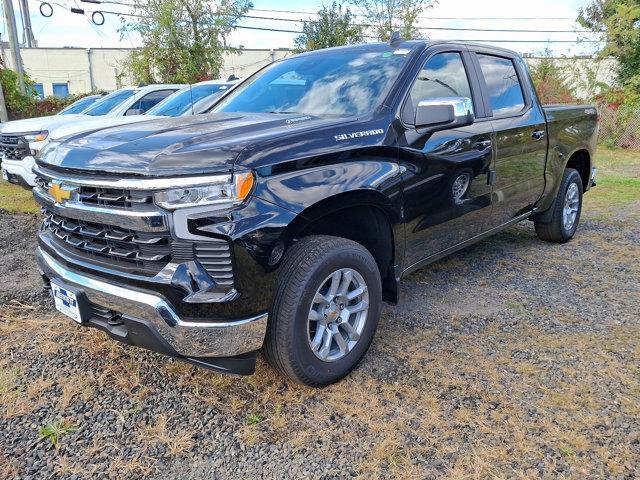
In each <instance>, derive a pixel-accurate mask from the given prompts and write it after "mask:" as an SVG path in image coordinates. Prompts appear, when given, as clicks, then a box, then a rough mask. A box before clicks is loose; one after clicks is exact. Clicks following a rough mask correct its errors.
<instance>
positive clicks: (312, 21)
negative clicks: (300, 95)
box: [242, 15, 598, 34]
mask: <svg viewBox="0 0 640 480" xmlns="http://www.w3.org/2000/svg"><path fill="white" fill-rule="evenodd" d="M242 18H252V19H256V20H273V21H277V22H295V23H314V24H319V23H322V22H320V21H318V20H304V19H293V18H279V17H259V16H255V15H243V16H242ZM357 25H359V26H361V27H369V28H375V27H378V25H373V24H367V23H358V24H357ZM357 25H354V26H357ZM393 28H396V29H400V28H401V27H399V26H394V27H393ZM414 28H415V29H416V30H450V31H459V32H505V33H519V32H523V33H573V34H575V33H598V32H596V31H593V30H532V29H504V28H467V27H426V26H422V27H414Z"/></svg>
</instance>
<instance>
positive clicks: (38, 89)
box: [33, 83, 44, 100]
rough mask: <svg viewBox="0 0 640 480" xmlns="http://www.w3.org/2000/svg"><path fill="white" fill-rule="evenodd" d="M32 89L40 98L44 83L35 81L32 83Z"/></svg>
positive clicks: (42, 93)
mask: <svg viewBox="0 0 640 480" xmlns="http://www.w3.org/2000/svg"><path fill="white" fill-rule="evenodd" d="M33 89H34V90H35V91H36V93H37V94H38V98H39V99H40V100H42V99H43V98H44V85H42V84H41V83H36V84H34V85H33Z"/></svg>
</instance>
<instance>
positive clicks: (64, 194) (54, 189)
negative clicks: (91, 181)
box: [48, 183, 76, 203]
mask: <svg viewBox="0 0 640 480" xmlns="http://www.w3.org/2000/svg"><path fill="white" fill-rule="evenodd" d="M75 190H76V189H75V188H73V187H71V188H67V187H64V186H62V185H61V184H59V183H53V184H51V186H50V187H49V190H48V191H49V195H51V196H52V197H53V199H54V200H55V201H56V203H62V201H63V200H69V199H70V198H71V195H72V194H73V192H74V191H75Z"/></svg>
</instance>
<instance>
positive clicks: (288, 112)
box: [264, 110, 300, 115]
mask: <svg viewBox="0 0 640 480" xmlns="http://www.w3.org/2000/svg"><path fill="white" fill-rule="evenodd" d="M264 113H283V114H288V115H291V114H298V113H300V112H290V111H287V110H271V111H270V112H264Z"/></svg>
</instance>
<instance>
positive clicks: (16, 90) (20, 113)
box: [0, 60, 38, 120]
mask: <svg viewBox="0 0 640 480" xmlns="http://www.w3.org/2000/svg"><path fill="white" fill-rule="evenodd" d="M24 80H25V85H26V87H27V92H30V93H26V94H25V93H22V92H21V91H20V87H19V86H18V74H17V73H16V72H14V71H13V70H11V69H9V68H4V66H3V65H2V63H1V60H0V83H2V92H3V93H4V102H5V105H6V106H7V113H8V114H9V120H16V119H19V118H25V117H28V116H30V115H29V113H30V112H32V111H34V109H35V105H36V101H37V98H38V97H37V94H36V93H35V90H34V89H33V82H31V80H30V79H29V77H28V76H27V75H25V79H24Z"/></svg>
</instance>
